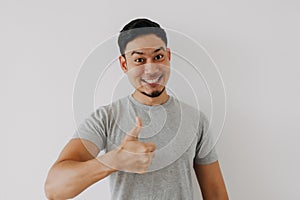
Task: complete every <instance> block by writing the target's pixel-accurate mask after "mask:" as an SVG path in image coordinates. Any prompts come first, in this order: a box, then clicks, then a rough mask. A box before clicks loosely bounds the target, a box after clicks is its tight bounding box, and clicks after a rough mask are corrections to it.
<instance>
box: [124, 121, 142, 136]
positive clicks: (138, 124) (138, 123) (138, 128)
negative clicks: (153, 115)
mask: <svg viewBox="0 0 300 200" xmlns="http://www.w3.org/2000/svg"><path fill="white" fill-rule="evenodd" d="M142 126H143V123H142V119H141V118H140V117H139V116H137V117H136V118H135V125H134V127H133V128H132V129H131V130H130V131H129V132H128V133H127V134H126V140H133V139H134V140H137V139H138V136H139V133H140V132H141V130H142Z"/></svg>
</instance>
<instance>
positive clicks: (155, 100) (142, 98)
mask: <svg viewBox="0 0 300 200" xmlns="http://www.w3.org/2000/svg"><path fill="white" fill-rule="evenodd" d="M132 96H133V98H134V99H135V100H137V101H138V102H140V103H142V104H144V105H148V106H154V105H161V104H163V103H165V102H166V101H167V100H168V99H169V95H168V94H167V92H166V90H164V91H163V92H162V93H161V94H160V95H159V96H158V97H148V96H147V95H144V94H142V93H141V92H140V91H138V90H135V91H134V93H133V94H132Z"/></svg>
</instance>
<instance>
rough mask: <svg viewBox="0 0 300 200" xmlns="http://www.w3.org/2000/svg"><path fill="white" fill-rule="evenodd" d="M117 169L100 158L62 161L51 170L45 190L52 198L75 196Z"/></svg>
mask: <svg viewBox="0 0 300 200" xmlns="http://www.w3.org/2000/svg"><path fill="white" fill-rule="evenodd" d="M115 171H116V170H114V169H112V168H109V167H107V166H105V165H104V164H102V163H101V162H99V160H98V158H96V159H92V160H88V161H85V162H78V161H72V160H66V161H62V162H60V163H57V164H56V165H54V166H53V167H52V169H51V170H50V172H49V175H48V177H47V180H46V183H45V192H46V195H47V197H48V198H49V199H51V200H52V199H53V200H60V199H69V198H73V197H75V196H76V195H78V194H79V193H81V192H82V191H83V190H85V189H86V188H87V187H89V186H90V185H92V184H94V183H96V182H97V181H99V180H101V179H103V178H105V177H106V176H108V175H110V174H111V173H113V172H115Z"/></svg>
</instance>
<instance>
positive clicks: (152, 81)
mask: <svg viewBox="0 0 300 200" xmlns="http://www.w3.org/2000/svg"><path fill="white" fill-rule="evenodd" d="M159 78H160V77H158V78H156V79H152V80H144V81H146V82H147V83H155V82H157V81H158V79H159Z"/></svg>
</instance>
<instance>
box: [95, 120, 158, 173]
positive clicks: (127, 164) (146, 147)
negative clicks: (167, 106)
mask: <svg viewBox="0 0 300 200" xmlns="http://www.w3.org/2000/svg"><path fill="white" fill-rule="evenodd" d="M141 129H142V120H141V118H140V117H136V123H135V126H134V127H133V128H132V129H131V130H130V131H129V132H128V133H126V136H125V137H124V139H123V141H122V143H121V144H120V146H119V147H118V148H116V149H114V150H112V151H110V152H108V153H106V154H104V155H103V156H102V157H101V158H100V159H99V160H100V161H101V162H103V164H105V165H107V166H109V167H111V168H113V169H115V170H121V171H126V172H134V173H139V174H143V173H145V172H146V171H147V169H148V167H149V165H150V164H151V161H152V158H153V156H154V153H155V149H156V145H155V144H154V143H152V142H140V141H139V140H138V136H139V133H140V132H141Z"/></svg>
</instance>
